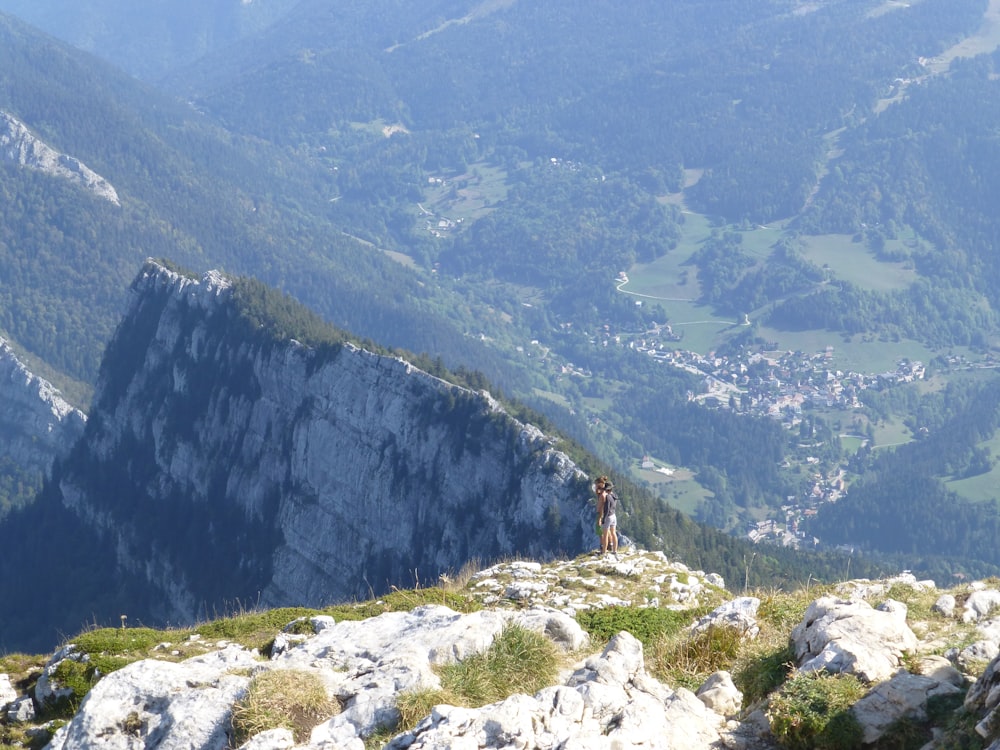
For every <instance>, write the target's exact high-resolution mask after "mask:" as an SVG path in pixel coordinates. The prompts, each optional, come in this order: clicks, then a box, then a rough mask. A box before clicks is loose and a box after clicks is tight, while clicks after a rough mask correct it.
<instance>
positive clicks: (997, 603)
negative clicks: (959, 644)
mask: <svg viewBox="0 0 1000 750" xmlns="http://www.w3.org/2000/svg"><path fill="white" fill-rule="evenodd" d="M998 607H1000V591H997V590H996V589H979V590H977V591H973V592H972V593H971V594H969V597H968V598H967V599H966V600H965V605H964V607H963V610H962V622H975V621H976V620H979V619H982V618H983V617H986V615H988V614H990V612H992V611H993V610H995V609H997V608H998Z"/></svg>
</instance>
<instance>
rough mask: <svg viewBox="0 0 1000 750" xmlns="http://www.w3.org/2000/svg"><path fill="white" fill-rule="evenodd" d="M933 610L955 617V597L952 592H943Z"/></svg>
mask: <svg viewBox="0 0 1000 750" xmlns="http://www.w3.org/2000/svg"><path fill="white" fill-rule="evenodd" d="M931 610H932V611H934V612H937V613H938V614H939V615H943V616H944V617H954V616H955V597H954V596H952V595H951V594H941V596H939V597H938V598H937V601H936V602H934V606H933V607H931Z"/></svg>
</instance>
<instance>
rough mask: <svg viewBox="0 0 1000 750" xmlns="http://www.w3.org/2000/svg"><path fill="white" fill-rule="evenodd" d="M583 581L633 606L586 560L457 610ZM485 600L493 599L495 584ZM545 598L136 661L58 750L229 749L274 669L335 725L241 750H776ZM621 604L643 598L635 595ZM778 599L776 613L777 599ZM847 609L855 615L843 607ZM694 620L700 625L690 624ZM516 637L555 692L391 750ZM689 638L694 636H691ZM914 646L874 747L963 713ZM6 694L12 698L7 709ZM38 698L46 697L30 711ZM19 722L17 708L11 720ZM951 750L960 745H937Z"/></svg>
mask: <svg viewBox="0 0 1000 750" xmlns="http://www.w3.org/2000/svg"><path fill="white" fill-rule="evenodd" d="M626 557H628V558H630V562H631V563H632V564H633V567H632V571H633V572H632V578H631V582H632V584H633V585H634V587H635V589H634V590H635V591H641V590H648V589H649V587H650V585H651V584H652V582H653V581H654V580H656V579H662V578H663V577H664V576H670V575H676V576H685V575H687V574H688V569H687V568H686V567H684V566H683V565H681V564H680V563H677V562H671V561H667V560H664V559H663V557H662V555H660V554H658V553H652V552H648V551H644V550H638V549H632V550H630V551H629V552H628V554H627V555H626ZM573 570H576V572H578V573H583V575H581V576H580V578H581V579H585V580H590V581H591V583H592V588H594V589H595V592H599V591H605V592H608V591H611V590H617V591H618V592H619V593H620V594H621V593H624V592H621V590H620V589H619V587H618V583H619V581H620V579H621V573H620V572H619V570H617V569H615V568H612V567H610V566H607V567H606V563H605V562H604V561H602V560H601V559H600V558H599V557H596V556H592V555H584V556H580V557H578V558H575V559H573V560H559V561H554V562H552V563H547V564H543V565H539V564H531V563H528V562H527V561H522V562H521V563H520V564H514V563H507V564H505V565H504V566H495V567H494V568H492V569H490V570H489V571H484V573H487V575H484V576H482V577H480V578H478V579H472V580H470V581H469V583H468V584H467V586H466V587H465V594H466V595H469V596H472V597H473V598H477V599H479V600H480V601H481V600H482V598H483V596H484V594H483V592H481V591H480V592H477V589H478V588H480V587H479V584H480V583H481V582H482V581H486V580H488V581H494V580H504V579H506V578H507V577H515V576H516V577H517V579H518V580H520V581H522V582H530V581H532V580H534V581H538V582H544V581H551V579H552V576H553V574H556V575H557V576H558V577H560V578H561V579H565V581H566V584H567V585H568V586H569V587H570V588H572V587H575V586H576V585H578V584H576V583H574V582H573V579H572V571H573ZM702 575H703V574H699V576H702ZM489 588H490V589H493V590H495V587H493V586H490V587H489ZM538 591H539V592H541V591H546V592H547V593H536V600H535V601H534V602H533V603H530V604H525V603H523V602H522V601H521V600H519V599H517V598H503V597H501V598H498V599H495V600H494V603H493V604H494V606H492V607H491V608H489V609H484V610H481V611H475V612H471V613H466V614H461V613H459V612H456V611H454V610H452V609H450V608H448V607H446V606H443V605H439V604H422V605H419V606H416V607H414V609H412V610H411V611H398V612H386V613H384V614H380V615H377V616H375V617H371V618H369V619H366V620H359V621H356V620H352V619H344V620H340V621H337V620H335V619H334V618H333V617H331V616H329V615H319V614H317V615H313V616H307V617H303V618H300V619H298V620H296V621H293V622H291V623H289V624H288V625H287V626H286V627H285V629H284V631H283V632H281V633H279V634H278V635H277V637H276V638H275V640H274V642H273V645H272V646H271V648H270V650H269V653H268V654H266V655H262V654H259V653H257V652H256V651H252V650H246V649H244V648H241V647H238V646H236V645H235V644H233V643H231V642H229V641H224V640H223V641H218V642H215V643H212V642H205V643H202V644H200V646H199V647H200V648H204V649H205V651H204V653H200V654H199V655H198V656H195V657H192V658H187V659H183V658H181V659H180V660H179V661H176V662H174V661H172V660H171V658H170V657H168V656H167V651H164V650H161V648H160V647H157V648H156V649H155V653H157V654H158V657H157V658H149V659H144V660H141V661H137V662H134V663H132V664H130V665H128V666H126V667H124V668H122V669H120V670H118V671H116V672H112V673H111V674H109V675H107V676H101V677H100V679H99V681H98V682H97V684H96V686H95V687H94V688H93V689H91V691H90V693H89V694H88V695H87V697H86V699H85V700H84V701H83V702H82V704H81V706H80V709H79V710H78V711H77V713H76V715H75V716H74V717H73V718H72V720H71V721H69V722H68V723H67V724H66V725H65V726H63V727H61V728H60V729H58V731H57V732H56V734H55V736H54V737H53V739H52V742H51V744H50V746H49V747H50V748H51V750H69V749H70V748H73V750H91V749H92V748H94V749H96V748H123V749H124V748H152V747H157V748H189V747H198V748H202V749H203V750H213V749H216V748H217V749H218V750H223V748H229V747H235V746H236V744H235V743H234V742H233V740H234V736H233V723H232V717H233V711H234V707H235V705H236V704H237V703H238V702H239V701H240V699H241V698H242V697H243V696H244V695H245V694H246V691H247V689H248V686H249V685H250V683H251V681H252V680H254V679H255V677H257V676H259V675H261V674H264V673H267V672H273V671H276V670H291V671H294V672H299V673H309V674H311V675H314V676H316V677H317V678H318V680H319V682H320V683H321V684H322V685H323V686H324V689H325V691H326V693H327V696H328V698H329V699H330V701H331V703H330V705H331V709H330V715H324V716H318V717H316V719H315V720H314V721H313V722H311V723H309V724H307V725H306V726H305V729H304V730H302V729H301V727H300V729H299V730H297V732H298V736H293V733H292V731H291V730H289V729H272V730H267V731H262V732H260V733H259V734H257V735H256V736H253V737H250V738H249V739H248V740H246V741H245V743H244V744H243V745H241V746H240V747H241V750H289V749H290V748H297V750H327V748H333V747H336V748H344V749H345V750H363V748H364V747H366V746H380V747H381V746H382V743H387V744H385V746H386V747H388V748H393V749H396V750H402V749H403V748H411V749H414V750H415V749H416V748H444V747H470V748H472V747H476V748H493V747H496V748H501V747H503V748H507V747H580V748H588V747H594V748H598V747H645V748H663V749H664V750H666V749H667V748H676V747H684V748H688V749H689V750H721V748H731V749H732V750H775V748H777V747H779V744H778V742H777V740H776V738H775V737H774V736H773V735H772V734H771V732H770V729H769V726H768V723H767V722H768V720H767V718H766V716H765V714H764V712H763V711H761V710H760V706H759V705H756V706H754V705H745V702H744V696H743V695H742V693H741V692H740V690H739V689H738V688H737V687H736V685H735V684H734V679H733V675H732V674H731V673H730V672H728V671H726V670H720V671H717V672H715V673H714V674H712V675H710V676H709V677H708V678H707V679H706V680H705V681H704V682H703V683H702V685H701V686H700V687H699V688H698V689H697V691H695V692H691V691H689V690H686V689H684V688H680V687H676V686H670V685H667V684H665V683H664V682H662V681H661V680H660V679H657V678H656V677H654V676H653V675H651V674H650V673H649V672H648V671H647V667H646V660H645V654H644V648H643V645H642V644H641V643H640V642H639V641H638V640H637V639H636V638H635V637H633V636H632V635H630V634H629V633H628V632H625V631H622V632H619V633H617V634H616V635H613V636H612V637H611V638H610V639H609V640H608V641H607V642H606V643H595V642H593V641H591V639H590V637H589V636H588V635H587V634H586V633H585V632H584V631H583V630H582V629H581V627H580V625H579V624H578V621H577V619H576V618H574V617H573V616H571V615H570V614H569V613H567V612H564V611H560V610H558V609H555V608H554V607H553V605H558V604H560V603H562V598H563V594H562V593H561V592H560V590H559V589H558V588H557V587H555V586H551V585H548V584H544V585H543V586H542V587H541V588H540V589H538ZM709 593H711V594H712V595H713V596H716V595H718V594H720V593H722V592H719V591H714V592H709V591H708V590H705V591H703V595H708V594H709ZM490 595H491V594H488V593H487V594H485V596H490ZM627 596H628V597H629V598H634V595H633V594H628V595H627ZM613 598H616V597H609V598H608V599H607V600H602V599H600V598H595V599H592V600H590V601H588V602H586V603H579V604H578V605H577V606H579V607H580V608H581V609H584V608H588V607H600V606H619V605H615V604H602V602H603V601H611V599H613ZM706 601H707V599H705V598H704V597H703V598H702V599H701V600H700V601H690V602H689V604H688V605H687V606H689V607H698V608H701V607H702V606H704V604H705V603H706ZM771 601H772V603H774V598H773V596H772V598H771ZM852 602H853V604H854V605H855V606H853V607H852V606H849V605H850V604H851V603H852ZM757 604H758V603H757V602H756V601H755V600H751V599H750V598H737V599H733V600H730V601H727V602H724V603H723V604H722V605H720V606H718V607H716V608H715V611H714V613H713V615H712V619H713V620H714V621H715V623H716V624H715V626H717V627H739V628H741V629H742V630H743V631H744V633H745V634H746V635H749V633H750V632H751V631H752V628H747V627H745V620H747V619H748V618H749V619H751V620H753V619H755V613H756V612H757V611H758V606H757ZM859 604H863V605H864V606H858V605H859ZM639 606H643V605H641V604H640V605H639ZM646 606H649V605H648V604H647V605H646ZM670 606H672V607H682V608H683V607H684V606H685V605H680V604H677V603H674V604H672V605H670ZM737 612H739V613H742V615H741V616H740V617H739V618H737V621H736V622H735V623H734V622H731V620H732V617H733V613H737ZM819 612H823V613H826V614H828V615H832V614H833V613H837V614H839V615H840V616H841V617H840V619H841V620H855V621H857V622H853V623H851V624H850V625H849V626H848V629H849V630H851V631H852V632H859V633H860V632H861V631H862V630H863V631H865V632H866V633H868V635H869V636H873V635H874V634H876V633H877V632H883V630H884V624H883V625H882V626H879V625H872V624H871V623H872V621H873V620H879V619H880V616H882V615H886V616H891V617H894V618H897V619H899V620H900V621H903V624H904V625H906V623H905V617H906V614H905V611H903V610H901V609H899V608H895V612H894V613H889V612H883V611H881V610H876V609H871V608H870V607H868V606H867V604H865V603H864V600H862V599H859V598H856V599H850V600H847V599H842V600H831V598H830V597H821V598H819V599H817V600H815V601H814V602H813V603H812V604H811V605H809V607H807V612H806V615H805V616H804V618H803V620H802V621H801V622H800V623H799V624H798V626H797V627H796V628H795V630H796V631H799V632H802V631H805V630H808V629H809V627H811V625H814V624H815V622H816V614H817V613H819ZM692 617H694V615H693V614H692ZM697 622H699V620H698V619H695V620H694V622H693V623H692V625H695V624H696V623H697ZM703 622H704V621H702V623H703ZM953 622H955V623H956V624H959V623H960V618H954V620H953ZM859 623H867V624H864V625H860V624H859ZM512 625H516V626H520V627H522V628H525V629H528V630H531V631H534V632H537V633H540V634H544V635H545V636H546V637H547V638H549V639H550V640H551V641H552V642H553V644H554V645H555V646H556V648H557V650H558V651H560V652H561V653H562V654H564V658H565V666H564V668H563V669H562V670H561V671H560V673H559V676H558V678H557V680H556V681H555V682H554V684H552V685H549V686H547V687H543V688H542V689H540V690H537V691H536V692H533V693H532V694H528V693H527V692H524V691H518V690H517V686H512V687H511V689H510V690H509V692H510V695H509V697H507V698H505V699H503V700H500V701H498V702H495V703H491V704H488V705H484V706H480V707H476V708H470V707H465V706H458V705H451V704H448V703H440V704H438V705H435V706H433V708H431V709H430V710H429V713H427V715H426V716H424V717H423V719H422V720H417V721H416V722H415V723H410V724H409V725H408V726H407V727H406V728H404V729H402V730H401V731H400V730H397V731H399V733H398V734H396V735H395V736H394V737H393V736H391V733H389V732H387V730H391V729H392V728H393V727H394V726H396V722H397V720H399V719H400V712H399V708H398V704H399V698H400V696H401V695H404V694H406V693H411V692H426V691H434V690H438V689H440V688H441V687H442V680H441V668H442V667H445V666H446V665H450V664H454V663H457V662H461V661H465V660H467V659H469V658H470V657H473V656H475V655H477V654H482V653H484V652H486V651H487V650H488V649H489V648H490V647H491V644H493V643H494V642H495V641H496V639H497V638H498V637H500V635H501V634H502V633H503V632H504V631H505V629H506V628H508V627H510V626H512ZM914 625H915V626H916V625H917V623H914ZM880 628H882V629H883V630H880ZM918 629H919V628H918ZM691 630H692V632H697V631H698V627H697V626H695V627H693V628H692V629H691ZM127 633H128V631H127V630H124V629H123V630H122V635H121V637H122V638H127ZM964 633H965V631H964V629H963V630H961V631H958V632H956V637H957V638H959V639H960V640H961V639H963V638H964V637H965V635H964ZM112 640H114V639H112ZM190 640H191V639H190V638H188V639H187V641H186V642H190ZM890 640H892V639H890ZM909 645H910V646H912V648H913V651H912V652H911V653H910V658H908V660H907V662H906V667H904V666H903V665H899V666H897V668H896V669H895V671H893V672H892V674H891V675H888V676H886V677H884V678H881V679H875V680H873V681H871V684H870V689H869V690H868V691H867V692H866V694H865V695H864V696H863V697H862V698H861V699H860V700H858V701H857V702H856V703H855V704H854V705H853V706H852V707H851V709H850V712H849V713H850V714H851V716H852V717H853V719H854V720H856V721H857V722H858V727H859V730H860V735H859V736H860V737H861V738H862V741H863V743H864V744H865V745H866V746H867V745H872V743H878V742H881V741H888V742H889V743H890V744H892V742H895V741H896V740H898V739H899V738H900V736H901V735H900V734H898V733H899V732H900V731H901V730H900V727H901V726H904V725H905V724H906V722H916V724H919V725H921V726H923V727H925V728H926V729H927V731H928V733H929V734H930V729H929V728H928V727H927V723H928V722H929V721H931V720H932V718H931V716H932V714H936V715H937V716H939V717H940V716H943V715H944V714H943V713H942V711H949V710H951V709H953V708H957V707H959V706H961V703H962V696H963V693H964V691H965V690H966V688H967V686H968V684H969V680H968V678H967V677H966V676H965V675H963V674H962V673H960V672H959V671H958V670H957V669H956V668H955V666H954V664H953V663H952V662H950V661H949V660H948V659H945V658H943V657H941V656H936V655H933V654H930V653H928V652H929V651H932V650H933V649H936V648H937V647H938V644H936V643H934V642H923V641H914V642H913V643H911V644H909ZM166 648H167V649H171V648H174V647H172V646H169V645H167V646H166ZM867 648H868V650H869V651H870V652H872V654H875V652H881V654H879V655H874V656H872V658H871V659H869V660H868V661H873V662H890V661H892V660H894V659H895V658H896V656H897V653H898V650H897V649H898V646H897V645H894V644H893V643H883V642H880V640H879V639H878V638H875V637H873V638H872V639H871V641H870V643H869V644H868V646H867ZM174 653H176V651H175V652H174ZM921 654H923V655H921ZM79 658H81V654H80V652H79V651H78V650H77V649H76V648H75V647H73V645H72V644H69V645H67V646H65V647H64V648H63V649H60V651H58V652H57V653H56V654H55V655H53V657H52V659H51V660H50V661H49V664H48V665H47V667H46V669H45V673H46V674H47V675H53V676H56V677H53V678H52V679H51V680H49V684H46V686H45V688H44V692H45V694H46V695H50V694H57V691H58V690H59V689H60V686H59V685H58V684H57V680H58V677H57V675H58V674H59V673H60V671H61V670H60V669H59V664H60V663H61V662H62V661H64V660H69V659H79ZM841 666H843V671H844V673H849V674H853V675H855V676H856V677H859V678H861V679H862V680H863V681H866V682H868V680H867V678H866V677H865V675H866V674H867V673H869V672H870V671H871V670H870V669H869V668H868V667H867V666H866V663H865V662H863V661H860V660H856V661H854V662H851V663H847V662H846V661H845V662H844V663H843V664H841ZM751 671H752V670H751ZM998 674H1000V669H998V666H997V660H995V661H994V662H993V663H992V664H990V666H989V667H987V668H986V671H985V672H983V674H982V676H981V677H980V678H979V679H978V680H977V681H976V683H975V684H974V685H973V686H972V688H971V689H969V690H968V694H967V696H966V697H965V709H966V710H967V711H969V712H970V713H971V715H972V716H973V717H974V718H975V720H976V721H978V729H977V731H978V732H979V733H980V734H981V735H982V736H983V737H985V738H987V739H988V740H989V739H995V738H996V734H997V733H996V729H995V727H996V726H997V725H998V722H997V720H996V718H995V714H996V712H997V710H998V709H997V704H998V703H1000V698H998V696H1000V689H998V688H997V684H998V682H1000V680H998V679H997V675H998ZM0 682H2V680H0ZM40 682H41V681H40ZM10 692H11V691H8V696H7V697H8V698H12V697H13V696H12V695H10ZM15 692H16V691H15ZM38 695H39V688H38V687H37V686H36V688H35V698H36V702H39V699H38ZM25 697H26V696H20V697H18V698H17V701H18V702H19V704H18V705H21V704H23V702H24V699H25ZM13 707H14V703H11V708H10V709H8V710H12V709H13ZM0 708H2V706H0ZM942 721H946V720H943V719H942ZM928 736H929V735H928ZM377 737H381V738H382V743H377V742H375V738H377ZM936 746H938V745H934V744H931V745H928V746H927V747H928V748H931V747H936ZM948 746H959V745H947V744H945V745H941V747H948ZM960 746H971V745H960Z"/></svg>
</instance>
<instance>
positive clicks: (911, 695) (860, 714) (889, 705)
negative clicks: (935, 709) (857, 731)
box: [851, 672, 961, 744]
mask: <svg viewBox="0 0 1000 750" xmlns="http://www.w3.org/2000/svg"><path fill="white" fill-rule="evenodd" d="M960 692H961V690H960V688H959V687H957V686H956V685H954V684H953V683H952V682H951V681H949V680H948V679H945V680H939V679H937V678H935V677H929V676H925V675H916V674H910V673H909V672H898V673H897V674H895V675H893V676H892V677H891V678H890V679H888V680H886V681H885V682H882V683H880V684H879V685H876V686H875V687H874V688H873V689H872V690H871V691H869V692H868V694H867V695H865V696H864V697H863V698H862V699H861V700H859V701H858V702H857V703H855V704H854V706H852V707H851V713H852V714H853V715H854V718H856V719H857V720H858V723H859V724H860V725H861V729H862V733H863V734H862V737H863V742H864V743H865V744H871V743H873V742H877V741H878V740H879V739H881V738H882V736H883V735H884V734H885V733H886V732H887V731H888V730H889V729H890V728H892V727H893V725H894V724H895V723H896V722H898V721H900V720H901V719H915V720H917V721H924V720H926V718H927V701H928V699H929V698H932V697H934V696H938V695H957V694H958V693H960Z"/></svg>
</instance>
